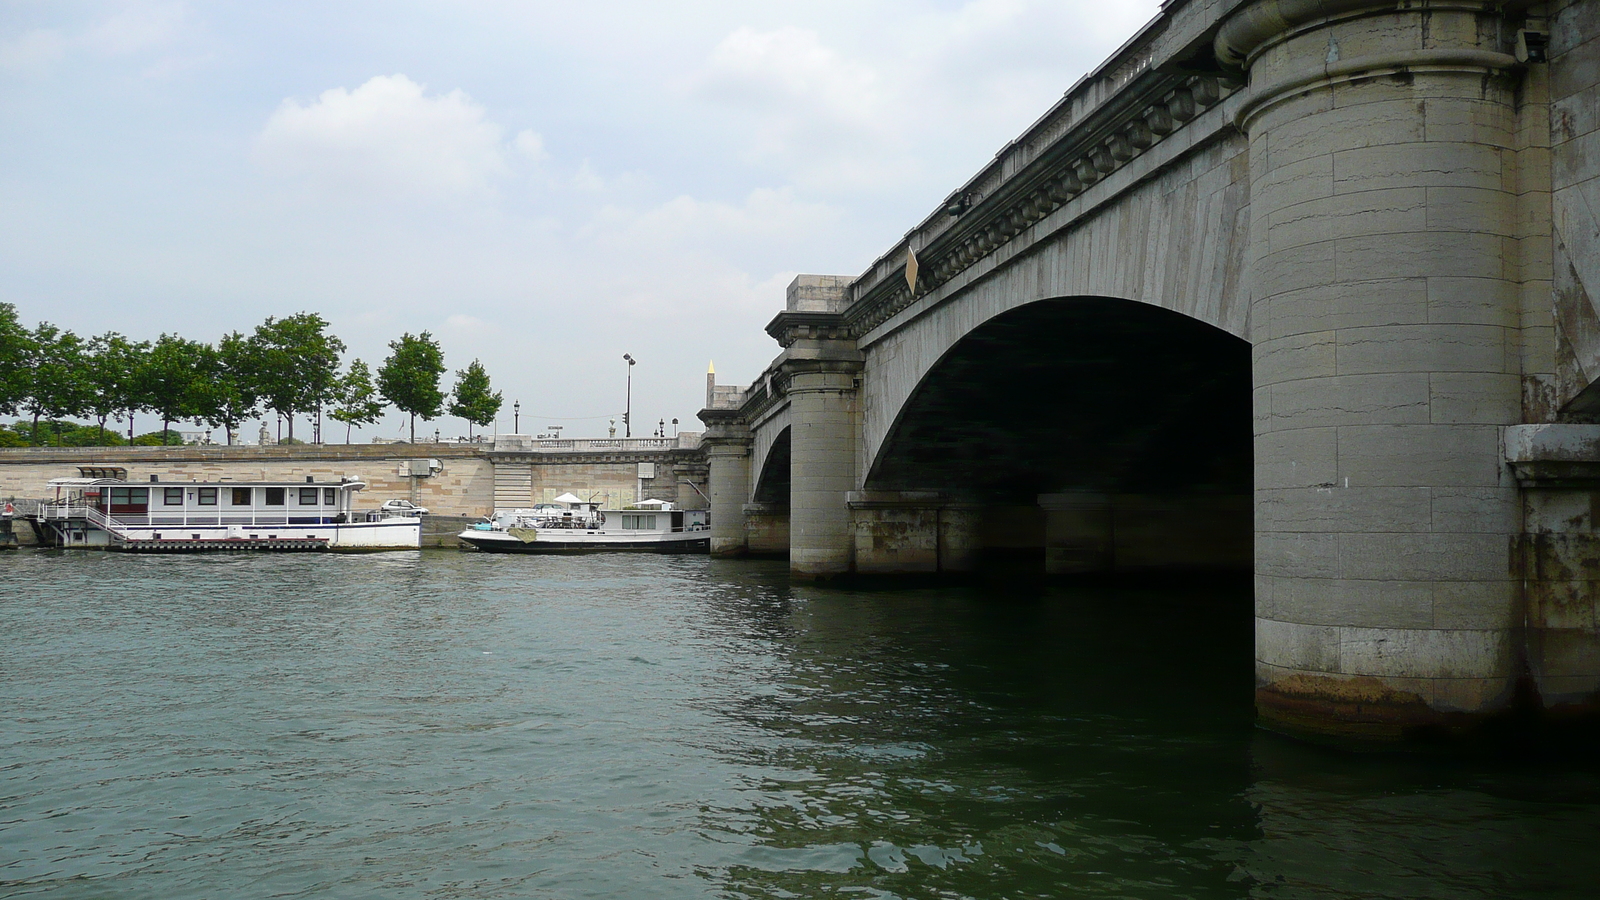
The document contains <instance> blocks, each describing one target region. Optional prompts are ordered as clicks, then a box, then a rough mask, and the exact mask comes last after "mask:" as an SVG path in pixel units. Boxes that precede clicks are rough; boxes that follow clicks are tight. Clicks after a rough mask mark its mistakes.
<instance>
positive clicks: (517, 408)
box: [511, 400, 522, 434]
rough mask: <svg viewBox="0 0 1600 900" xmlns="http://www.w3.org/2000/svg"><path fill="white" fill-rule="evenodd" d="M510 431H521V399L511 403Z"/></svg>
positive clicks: (516, 432) (517, 432) (513, 432)
mask: <svg viewBox="0 0 1600 900" xmlns="http://www.w3.org/2000/svg"><path fill="white" fill-rule="evenodd" d="M511 433H512V434H521V433H522V401H521V400H518V401H516V402H515V403H512V404H511Z"/></svg>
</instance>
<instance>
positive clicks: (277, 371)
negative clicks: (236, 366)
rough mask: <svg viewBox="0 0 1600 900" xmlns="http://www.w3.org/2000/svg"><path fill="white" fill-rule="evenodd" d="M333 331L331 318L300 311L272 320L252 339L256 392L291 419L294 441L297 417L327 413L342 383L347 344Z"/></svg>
mask: <svg viewBox="0 0 1600 900" xmlns="http://www.w3.org/2000/svg"><path fill="white" fill-rule="evenodd" d="M327 329H328V322H327V320H325V319H323V318H322V317H321V316H319V315H317V314H316V313H299V314H297V315H293V316H287V317H285V318H283V319H273V318H271V317H270V316H269V317H268V318H267V320H266V321H265V322H263V323H262V324H260V325H258V326H256V330H255V334H253V335H251V336H250V355H249V360H250V365H249V368H250V373H251V375H252V376H253V378H254V384H255V390H256V391H257V392H258V394H259V396H260V398H261V401H262V402H264V403H265V404H266V406H267V408H268V409H271V410H273V411H275V412H277V413H280V414H281V415H283V416H284V417H286V418H287V419H288V420H289V437H290V438H293V437H294V414H295V413H296V412H310V411H313V410H318V409H321V408H322V407H323V406H325V405H326V404H327V403H328V402H329V401H330V400H332V399H333V396H334V392H335V389H336V387H337V385H338V380H339V355H340V354H342V353H344V350H345V346H344V341H341V340H339V339H338V338H336V337H334V336H333V335H331V334H328V333H327Z"/></svg>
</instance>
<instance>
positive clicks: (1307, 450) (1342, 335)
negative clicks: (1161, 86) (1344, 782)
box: [1217, 0, 1548, 736]
mask: <svg viewBox="0 0 1600 900" xmlns="http://www.w3.org/2000/svg"><path fill="white" fill-rule="evenodd" d="M1502 15H1503V13H1502V12H1501V11H1500V10H1499V4H1492V3H1460V4H1445V5H1438V4H1427V5H1423V4H1417V5H1414V6H1411V7H1406V6H1404V5H1402V6H1400V7H1398V8H1397V5H1396V4H1394V3H1392V2H1391V3H1378V2H1370V0H1368V2H1361V0H1335V2H1332V3H1326V2H1325V3H1295V2H1289V0H1260V2H1256V3H1254V4H1252V5H1250V6H1248V7H1245V8H1244V9H1243V10H1241V11H1240V12H1239V13H1237V14H1235V15H1234V16H1232V17H1231V18H1230V19H1228V20H1227V21H1225V22H1224V24H1223V26H1222V30H1221V32H1220V33H1219V36H1218V38H1217V49H1218V53H1219V56H1220V57H1221V58H1222V59H1223V61H1224V62H1225V63H1230V64H1234V65H1240V66H1242V67H1244V68H1246V69H1247V70H1248V72H1249V78H1250V89H1249V90H1250V93H1249V96H1248V98H1247V99H1246V100H1245V102H1244V104H1243V105H1242V106H1241V107H1240V111H1239V113H1238V117H1237V121H1238V122H1239V124H1240V125H1241V127H1242V128H1243V130H1244V131H1245V132H1246V134H1247V135H1248V138H1249V142H1250V182H1251V184H1250V191H1251V193H1250V197H1251V210H1250V212H1251V232H1252V235H1253V239H1252V243H1253V248H1252V264H1253V265H1252V269H1253V271H1252V276H1253V284H1254V304H1253V307H1252V310H1251V335H1250V337H1251V343H1252V345H1253V346H1254V364H1253V369H1254V397H1255V415H1256V438H1255V457H1256V522H1257V526H1256V551H1255V554H1256V566H1255V568H1256V576H1257V596H1256V609H1257V628H1256V635H1257V637H1256V656H1257V706H1258V710H1259V712H1260V715H1261V717H1262V720H1263V722H1264V723H1265V724H1268V725H1269V726H1272V727H1277V728H1281V729H1284V730H1291V731H1301V732H1314V733H1322V734H1329V733H1331V734H1342V735H1352V736H1384V735H1399V734H1404V733H1407V732H1408V731H1411V730H1415V729H1417V728H1437V727H1444V728H1453V727H1456V726H1465V725H1468V724H1470V723H1471V722H1472V721H1475V720H1476V719H1478V718H1480V717H1482V716H1484V715H1486V714H1492V713H1495V712H1497V711H1500V710H1504V709H1506V708H1508V707H1509V705H1510V704H1511V703H1512V699H1513V692H1514V689H1515V683H1516V681H1517V677H1518V675H1519V670H1520V660H1519V650H1518V647H1519V644H1520V641H1519V640H1518V638H1519V629H1520V628H1521V625H1522V610H1521V609H1520V608H1519V585H1518V583H1517V582H1516V581H1515V580H1513V571H1514V569H1513V561H1512V553H1513V548H1514V546H1515V543H1516V535H1517V533H1518V532H1519V530H1520V527H1519V506H1518V502H1519V501H1518V493H1517V486H1516V483H1515V481H1514V480H1513V479H1512V478H1511V477H1509V474H1508V472H1507V470H1506V468H1505V466H1504V465H1503V463H1502V460H1501V453H1500V434H1501V430H1502V429H1503V428H1504V427H1505V426H1508V425H1513V424H1516V423H1518V422H1521V421H1522V416H1523V408H1522V403H1523V400H1522V396H1523V378H1522V376H1523V371H1524V369H1523V367H1524V359H1523V354H1524V349H1525V348H1526V347H1527V346H1528V345H1529V344H1532V345H1533V346H1534V347H1535V349H1537V348H1538V347H1539V346H1540V345H1539V341H1540V340H1541V339H1544V338H1547V337H1548V335H1547V334H1541V333H1539V332H1538V331H1537V330H1530V331H1528V332H1527V333H1524V331H1523V329H1522V325H1523V323H1524V320H1525V316H1524V315H1523V311H1522V309H1521V308H1520V305H1519V298H1520V297H1521V296H1522V290H1523V286H1522V284H1521V279H1522V276H1521V271H1522V270H1521V267H1520V263H1521V261H1522V255H1523V254H1524V253H1530V254H1538V253H1540V252H1547V249H1548V248H1547V247H1541V246H1540V245H1539V242H1538V241H1537V240H1533V241H1530V242H1527V244H1526V245H1524V244H1523V243H1519V239H1522V238H1526V237H1529V235H1527V234H1525V229H1523V228H1522V227H1521V226H1520V223H1519V209H1520V207H1519V202H1521V201H1522V200H1523V197H1522V196H1521V195H1523V194H1524V193H1531V194H1533V195H1534V197H1533V199H1534V200H1535V201H1537V200H1538V198H1539V196H1540V195H1539V192H1540V191H1541V190H1547V187H1546V186H1545V185H1544V184H1543V183H1542V182H1541V179H1540V178H1538V177H1535V176H1533V175H1531V174H1530V175H1528V176H1527V177H1522V176H1523V173H1522V172H1521V171H1520V170H1519V166H1518V160H1519V155H1518V154H1519V153H1522V152H1524V151H1527V150H1529V149H1530V147H1531V148H1532V149H1535V150H1536V149H1537V143H1538V140H1539V138H1538V137H1537V134H1538V129H1536V128H1527V127H1525V126H1527V125H1528V124H1529V121H1528V120H1527V119H1526V118H1525V117H1526V116H1531V115H1534V114H1535V113H1534V109H1535V107H1537V105H1538V104H1537V103H1536V102H1533V103H1530V102H1528V101H1530V100H1535V101H1536V100H1537V96H1536V95H1528V94H1524V95H1522V96H1521V97H1520V101H1521V106H1520V109H1519V95H1518V92H1519V89H1525V88H1526V85H1524V84H1523V82H1522V81H1520V80H1519V78H1517V77H1516V76H1515V75H1514V74H1513V73H1512V71H1511V70H1512V69H1513V68H1514V67H1515V66H1516V61H1515V60H1514V59H1513V58H1512V57H1511V56H1510V55H1507V54H1506V53H1504V52H1503V44H1502V43H1501V42H1500V41H1501V39H1500V31H1501V29H1502V28H1503V26H1504V23H1503V22H1502V21H1501V16H1502ZM1519 85H1521V86H1522V87H1521V88H1519ZM1545 138H1546V139H1547V138H1548V131H1546V132H1545ZM1530 141H1531V142H1532V143H1531V144H1530V143H1529V142H1530ZM1544 176H1545V177H1544V179H1543V181H1546V182H1547V181H1548V169H1546V170H1545V173H1544ZM1545 202H1546V203H1547V202H1548V200H1547V199H1546V200H1545ZM1532 237H1534V238H1537V237H1538V236H1537V235H1533V236H1532ZM1535 371H1538V369H1535Z"/></svg>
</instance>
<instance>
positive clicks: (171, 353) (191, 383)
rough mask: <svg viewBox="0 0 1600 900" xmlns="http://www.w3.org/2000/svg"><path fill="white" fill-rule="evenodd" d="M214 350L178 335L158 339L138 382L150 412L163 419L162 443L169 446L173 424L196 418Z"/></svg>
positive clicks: (142, 367) (163, 336)
mask: <svg viewBox="0 0 1600 900" xmlns="http://www.w3.org/2000/svg"><path fill="white" fill-rule="evenodd" d="M209 349H210V348H208V347H206V345H204V344H200V343H196V342H195V341H190V340H185V339H184V338H181V337H178V336H177V335H175V334H163V335H162V336H161V337H159V338H157V339H156V342H155V344H154V345H153V346H151V348H150V353H149V355H148V356H147V357H145V360H144V365H142V366H140V367H139V374H138V376H137V377H136V379H135V381H136V383H137V385H138V389H139V393H140V394H141V395H142V396H143V398H144V399H143V402H144V403H145V404H146V408H147V409H149V410H150V411H151V412H153V413H156V414H157V415H159V416H161V435H162V437H161V440H162V443H169V442H170V440H171V434H170V432H171V426H172V423H173V422H176V421H179V420H180V419H187V418H190V417H192V416H194V415H196V409H197V406H196V403H195V400H196V396H197V395H198V394H199V392H200V390H201V387H202V385H203V383H204V381H205V373H204V372H203V369H204V366H205V364H206V360H205V357H206V351H207V350H209Z"/></svg>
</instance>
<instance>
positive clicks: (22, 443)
mask: <svg viewBox="0 0 1600 900" xmlns="http://www.w3.org/2000/svg"><path fill="white" fill-rule="evenodd" d="M39 424H40V425H41V426H42V427H41V429H40V431H41V432H43V433H44V434H45V435H48V436H49V437H48V439H47V441H46V443H51V444H57V445H59V446H62V447H105V446H111V447H120V446H122V445H123V444H125V443H126V441H124V440H123V439H122V436H121V435H119V434H115V433H112V432H107V431H105V430H104V429H102V428H101V427H100V426H98V425H84V424H82V423H80V422H73V421H70V420H64V419H46V420H43V421H41V422H40V423H39ZM32 434H33V425H32V424H31V423H29V422H26V421H20V422H13V423H12V424H10V425H0V447H33V446H38V445H36V444H35V443H34V442H33V441H32V440H31V436H32ZM158 436H159V435H158Z"/></svg>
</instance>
